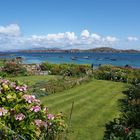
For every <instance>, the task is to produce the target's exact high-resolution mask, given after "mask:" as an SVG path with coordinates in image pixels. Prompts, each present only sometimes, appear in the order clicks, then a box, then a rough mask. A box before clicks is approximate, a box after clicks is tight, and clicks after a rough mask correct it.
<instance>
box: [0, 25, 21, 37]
mask: <svg viewBox="0 0 140 140" xmlns="http://www.w3.org/2000/svg"><path fill="white" fill-rule="evenodd" d="M0 35H7V36H19V35H20V28H19V26H18V25H17V24H10V25H8V26H0Z"/></svg>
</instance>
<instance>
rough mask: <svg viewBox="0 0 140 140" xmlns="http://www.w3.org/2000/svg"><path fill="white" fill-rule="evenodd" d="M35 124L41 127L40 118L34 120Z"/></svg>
mask: <svg viewBox="0 0 140 140" xmlns="http://www.w3.org/2000/svg"><path fill="white" fill-rule="evenodd" d="M35 125H36V126H38V127H41V125H42V120H39V119H37V120H35Z"/></svg>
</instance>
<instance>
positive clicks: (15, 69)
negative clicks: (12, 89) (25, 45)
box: [2, 61, 27, 76]
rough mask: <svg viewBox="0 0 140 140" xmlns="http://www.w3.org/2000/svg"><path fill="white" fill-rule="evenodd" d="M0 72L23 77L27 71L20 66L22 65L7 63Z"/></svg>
mask: <svg viewBox="0 0 140 140" xmlns="http://www.w3.org/2000/svg"><path fill="white" fill-rule="evenodd" d="M2 72H3V73H5V74H7V75H10V76H21V75H22V76H25V75H27V70H26V68H24V67H23V66H22V64H20V63H17V62H12V61H11V62H7V63H5V65H4V67H3V68H2Z"/></svg>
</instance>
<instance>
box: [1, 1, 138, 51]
mask: <svg viewBox="0 0 140 140" xmlns="http://www.w3.org/2000/svg"><path fill="white" fill-rule="evenodd" d="M139 5H140V1H139V0H1V1H0V49H1V50H13V49H29V48H32V47H33V48H35V47H37V48H38V47H46V48H54V47H59V48H61V49H70V48H78V49H87V48H95V47H114V48H119V49H120V48H121V49H139V50H140V8H139Z"/></svg>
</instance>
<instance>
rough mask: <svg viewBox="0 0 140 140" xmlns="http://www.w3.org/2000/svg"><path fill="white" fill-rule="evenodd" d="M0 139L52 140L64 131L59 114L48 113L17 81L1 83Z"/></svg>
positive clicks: (2, 81) (62, 121)
mask: <svg viewBox="0 0 140 140" xmlns="http://www.w3.org/2000/svg"><path fill="white" fill-rule="evenodd" d="M0 124H1V126H0V133H1V134H0V139H13V138H15V139H18V138H19V137H20V138H21V137H23V138H24V139H28V140H29V139H34V140H36V139H37V140H40V139H49V140H54V139H56V137H58V135H60V134H62V132H64V131H65V129H66V123H65V120H64V116H63V115H62V113H60V114H56V115H54V114H50V113H49V111H48V108H47V107H44V106H43V105H42V104H41V103H40V100H38V99H36V98H35V96H34V95H29V94H28V87H27V86H26V85H24V84H20V83H19V82H17V81H16V82H12V81H9V80H3V79H1V80H0Z"/></svg>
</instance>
